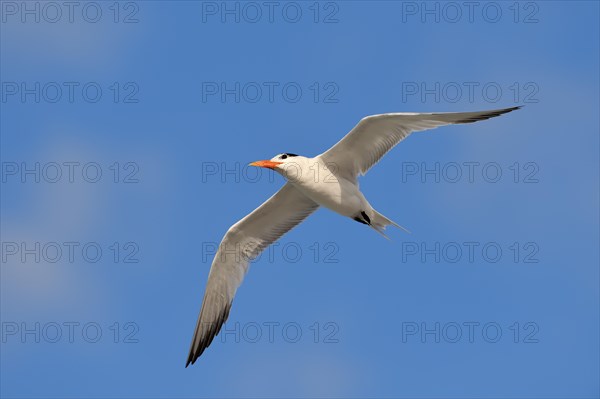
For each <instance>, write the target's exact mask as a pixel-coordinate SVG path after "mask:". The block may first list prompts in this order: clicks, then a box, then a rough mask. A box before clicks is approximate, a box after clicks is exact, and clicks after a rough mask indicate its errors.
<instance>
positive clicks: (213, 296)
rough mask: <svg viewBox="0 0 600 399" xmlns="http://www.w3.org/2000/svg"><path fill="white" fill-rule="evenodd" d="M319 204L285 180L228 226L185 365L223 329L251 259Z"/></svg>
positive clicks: (215, 259) (213, 264)
mask: <svg viewBox="0 0 600 399" xmlns="http://www.w3.org/2000/svg"><path fill="white" fill-rule="evenodd" d="M318 207H319V205H317V203H315V202H314V201H312V200H311V199H309V198H308V197H306V196H305V195H304V194H302V193H301V192H300V191H299V190H298V189H296V188H294V186H293V185H292V184H290V183H286V184H285V185H284V186H283V187H282V188H281V189H280V190H279V191H278V192H277V193H275V194H274V195H273V196H272V197H271V198H269V199H268V200H267V201H265V202H264V203H263V204H262V205H261V206H259V207H258V208H256V209H255V210H254V211H253V212H252V213H250V214H249V215H247V216H246V217H244V218H243V219H242V220H240V221H239V222H237V223H236V224H234V225H233V226H231V227H230V228H229V230H228V231H227V233H226V234H225V236H224V237H223V240H222V241H221V244H220V245H219V249H218V250H217V253H216V255H215V258H214V260H213V263H212V266H211V268H210V272H209V274H208V282H207V283H206V292H205V294H204V300H203V301H202V309H201V310H200V315H199V317H198V322H197V324H196V330H195V331H194V337H193V339H192V344H191V347H190V353H189V356H188V360H187V364H186V367H187V366H188V365H189V364H190V363H192V364H194V362H195V361H196V359H198V357H199V356H200V355H201V354H202V352H204V350H205V349H206V348H207V347H208V346H209V345H210V343H211V342H212V340H213V338H214V337H215V336H216V335H217V334H218V333H219V331H220V330H221V326H222V325H223V323H224V322H225V320H227V317H228V315H229V309H230V308H231V303H232V301H233V297H234V296H235V292H236V291H237V289H238V287H239V286H240V284H241V283H242V280H243V278H244V275H245V274H246V272H247V271H248V267H249V262H250V261H251V260H252V259H254V258H256V257H257V256H258V255H260V253H261V252H262V251H263V250H264V249H265V248H266V247H268V246H269V245H271V244H272V243H273V242H275V241H277V240H278V239H279V238H280V237H281V236H283V235H284V234H285V233H287V232H288V231H289V230H291V229H292V228H294V227H295V226H296V225H298V224H300V223H301V222H302V221H303V220H304V219H306V218H307V217H308V216H309V215H310V214H311V213H313V212H314V211H315V210H316V209H317V208H318Z"/></svg>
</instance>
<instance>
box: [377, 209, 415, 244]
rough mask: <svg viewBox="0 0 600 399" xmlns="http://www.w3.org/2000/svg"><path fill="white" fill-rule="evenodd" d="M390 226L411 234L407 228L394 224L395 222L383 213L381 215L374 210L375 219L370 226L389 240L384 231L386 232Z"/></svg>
mask: <svg viewBox="0 0 600 399" xmlns="http://www.w3.org/2000/svg"><path fill="white" fill-rule="evenodd" d="M389 225H393V226H396V227H398V228H399V229H402V230H404V231H406V232H407V233H410V231H408V230H407V229H406V228H404V227H402V226H400V225H399V224H397V223H394V222H393V221H391V220H390V219H388V218H386V217H385V216H383V215H382V214H381V213H379V212H377V211H376V210H375V209H373V217H372V218H371V224H370V226H371V227H372V228H373V229H374V230H375V231H376V232H378V233H379V234H381V235H382V236H384V237H385V238H387V239H388V240H389V237H388V236H386V235H385V233H384V231H385V228H386V227H387V226H389Z"/></svg>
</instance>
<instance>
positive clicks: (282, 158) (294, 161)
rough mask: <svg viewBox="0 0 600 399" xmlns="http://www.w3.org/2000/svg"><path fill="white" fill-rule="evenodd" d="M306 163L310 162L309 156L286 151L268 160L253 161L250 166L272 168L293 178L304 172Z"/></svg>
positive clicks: (288, 177)
mask: <svg viewBox="0 0 600 399" xmlns="http://www.w3.org/2000/svg"><path fill="white" fill-rule="evenodd" d="M306 163H308V158H306V157H303V156H301V155H296V154H290V153H289V152H286V153H283V154H277V155H275V156H274V157H273V158H271V159H268V160H263V161H256V162H252V163H251V164H250V166H259V167H261V168H267V169H272V170H274V171H275V172H278V173H280V174H282V175H283V176H284V177H286V178H287V179H288V180H291V179H294V177H295V176H296V177H297V176H300V175H301V174H302V173H301V171H302V169H303V166H304V165H305V164H306Z"/></svg>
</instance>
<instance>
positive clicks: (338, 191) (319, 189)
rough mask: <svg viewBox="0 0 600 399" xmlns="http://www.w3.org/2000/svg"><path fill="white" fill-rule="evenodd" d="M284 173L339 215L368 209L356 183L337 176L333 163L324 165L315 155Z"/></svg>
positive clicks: (297, 185) (316, 200)
mask: <svg viewBox="0 0 600 399" xmlns="http://www.w3.org/2000/svg"><path fill="white" fill-rule="evenodd" d="M285 176H286V178H287V179H288V180H289V182H290V183H292V184H293V185H294V186H296V188H298V189H299V190H300V191H301V192H302V193H303V194H304V195H306V196H307V197H309V198H310V199H312V200H313V201H315V202H316V203H318V204H319V205H321V206H324V207H326V208H329V209H331V210H332V211H334V212H337V213H339V214H340V215H343V216H348V217H354V216H355V215H356V214H359V213H360V212H361V211H363V210H367V209H370V206H369V204H368V202H367V201H366V199H365V197H364V196H363V195H362V193H361V192H360V191H359V189H358V186H357V185H356V184H355V183H353V182H350V181H348V180H346V179H345V178H342V177H339V175H338V174H337V173H336V168H335V165H327V164H325V163H324V162H323V161H322V160H321V159H320V158H319V157H315V158H311V159H309V163H308V164H304V165H302V166H301V167H298V166H297V165H296V166H294V167H292V168H290V169H289V170H287V173H286V174H285Z"/></svg>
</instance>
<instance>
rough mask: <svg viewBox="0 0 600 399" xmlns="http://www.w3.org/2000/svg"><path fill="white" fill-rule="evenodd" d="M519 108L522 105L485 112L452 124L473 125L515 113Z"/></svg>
mask: <svg viewBox="0 0 600 399" xmlns="http://www.w3.org/2000/svg"><path fill="white" fill-rule="evenodd" d="M521 108H523V106H522V105H517V106H516V107H510V108H502V109H495V110H491V111H487V112H486V111H483V112H481V113H478V115H476V116H473V117H470V118H466V119H461V120H459V121H456V122H454V123H473V122H478V121H484V120H486V119H490V118H495V117H496V116H500V115H504V114H507V113H509V112H512V111H515V110H517V109H521Z"/></svg>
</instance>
